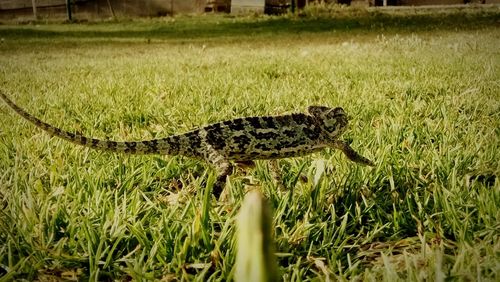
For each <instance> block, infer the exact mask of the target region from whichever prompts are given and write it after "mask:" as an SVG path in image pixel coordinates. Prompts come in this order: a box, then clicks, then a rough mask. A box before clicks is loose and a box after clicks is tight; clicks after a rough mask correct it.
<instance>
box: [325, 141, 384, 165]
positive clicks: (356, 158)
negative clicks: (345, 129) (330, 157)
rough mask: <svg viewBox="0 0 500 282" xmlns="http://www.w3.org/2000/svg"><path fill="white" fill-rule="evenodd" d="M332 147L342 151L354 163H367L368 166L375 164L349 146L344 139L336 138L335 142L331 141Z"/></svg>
mask: <svg viewBox="0 0 500 282" xmlns="http://www.w3.org/2000/svg"><path fill="white" fill-rule="evenodd" d="M332 147H333V148H335V149H339V150H341V151H342V152H344V154H345V155H346V157H347V158H348V159H350V160H351V161H353V162H356V163H359V164H364V165H368V166H374V165H375V164H374V163H373V162H372V161H370V160H369V159H367V158H365V157H363V156H361V155H360V154H359V153H358V152H356V151H354V149H353V148H351V146H349V144H347V143H346V142H345V141H341V140H336V141H335V142H333V144H332Z"/></svg>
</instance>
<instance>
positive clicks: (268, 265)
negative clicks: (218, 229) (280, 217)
mask: <svg viewBox="0 0 500 282" xmlns="http://www.w3.org/2000/svg"><path fill="white" fill-rule="evenodd" d="M271 226H272V215H271V209H270V207H269V205H268V203H267V202H266V201H265V200H264V199H263V198H262V194H261V193H260V192H259V191H257V190H254V191H251V192H249V193H248V194H247V195H246V196H245V199H244V200H243V205H242V206H241V210H240V212H239V214H238V218H237V239H236V240H237V254H236V275H235V280H236V281H239V282H247V281H248V282H250V281H277V280H278V272H277V268H276V258H275V256H274V253H273V249H274V248H273V244H274V243H273V236H272V227H271Z"/></svg>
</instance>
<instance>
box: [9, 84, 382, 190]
mask: <svg viewBox="0 0 500 282" xmlns="http://www.w3.org/2000/svg"><path fill="white" fill-rule="evenodd" d="M0 97H1V98H2V99H3V100H4V101H5V102H6V103H7V105H8V106H10V107H11V108H12V109H13V110H14V111H15V112H17V113H18V114H19V115H20V116H21V117H23V118H25V119H26V120H28V121H29V122H31V123H32V124H34V125H35V126H36V127H38V128H40V129H42V130H44V131H46V132H47V133H49V134H50V135H52V136H56V137H59V138H62V139H64V140H67V141H69V142H72V143H75V144H78V145H82V146H85V147H89V148H92V149H97V150H102V151H111V152H118V153H127V154H163V155H180V156H186V157H191V158H195V159H199V160H202V161H205V162H207V163H209V164H211V165H213V166H214V167H215V169H216V171H217V177H216V180H215V183H214V185H213V188H212V190H213V191H212V192H213V194H214V195H216V196H218V195H220V193H221V192H222V190H223V188H224V185H225V183H226V178H227V176H229V175H231V174H232V172H233V169H234V166H235V165H242V166H254V165H255V163H254V161H255V160H276V159H280V158H288V157H298V156H303V155H307V154H311V153H314V152H317V151H320V150H322V149H324V148H327V147H330V148H334V149H338V150H340V151H342V152H343V153H344V154H345V155H346V157H347V158H348V159H350V160H351V161H353V162H356V163H360V164H362V165H368V166H373V165H374V163H373V162H372V161H370V160H369V159H367V158H365V157H363V156H361V155H360V154H359V153H357V152H356V151H355V150H354V149H353V148H351V146H350V145H349V144H348V143H347V142H345V141H343V140H340V139H339V138H340V136H341V135H342V134H343V133H344V132H345V131H346V129H347V125H348V118H347V114H346V113H345V111H344V109H342V108H341V107H335V108H330V107H326V106H309V107H308V108H307V113H292V114H285V115H277V116H253V117H242V118H236V119H231V120H226V121H221V122H216V123H213V124H209V125H206V126H203V127H199V128H196V129H193V130H191V131H188V132H186V133H182V134H176V135H171V136H167V137H165V138H160V139H151V140H142V141H123V142H117V141H110V140H100V139H95V138H91V137H87V136H84V135H82V134H79V133H72V132H69V131H65V130H62V129H60V128H58V127H56V126H53V125H50V124H48V123H46V122H44V121H42V120H40V119H38V118H36V117H35V116H33V115H32V114H30V113H28V112H27V111H25V110H24V109H23V108H21V107H19V106H18V105H16V104H15V103H14V102H13V101H12V100H10V99H9V98H8V97H7V96H6V95H5V94H4V93H3V92H2V91H0Z"/></svg>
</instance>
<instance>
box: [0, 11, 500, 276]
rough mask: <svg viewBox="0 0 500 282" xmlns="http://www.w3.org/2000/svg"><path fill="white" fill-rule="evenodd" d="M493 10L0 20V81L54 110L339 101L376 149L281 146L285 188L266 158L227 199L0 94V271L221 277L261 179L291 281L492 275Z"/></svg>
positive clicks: (148, 126)
mask: <svg viewBox="0 0 500 282" xmlns="http://www.w3.org/2000/svg"><path fill="white" fill-rule="evenodd" d="M499 27H500V9H499V8H498V6H493V7H487V8H478V7H470V8H454V9H431V10H420V9H405V10H383V9H378V10H375V9H373V10H363V9H347V8H338V7H337V8H335V9H327V8H325V7H323V8H322V9H309V10H307V11H306V12H305V13H303V14H302V15H301V16H291V15H285V16H282V17H263V16H248V17H230V16H220V15H208V16H189V17H188V16H183V17H173V18H172V17H171V18H159V19H135V20H132V19H120V20H113V21H102V22H88V23H73V24H65V23H58V22H35V23H31V24H15V23H4V24H2V25H0V38H1V42H0V85H1V86H0V90H1V91H3V92H4V93H6V94H7V95H8V96H9V97H11V99H13V100H14V101H16V103H18V104H19V105H20V106H22V107H23V108H25V109H27V111H28V112H30V113H32V114H34V115H35V116H37V117H39V118H41V119H43V120H44V121H46V122H48V123H50V124H53V125H55V126H57V127H60V128H62V129H65V130H68V131H72V132H80V133H83V134H85V135H87V136H93V137H95V138H100V139H112V140H117V141H123V140H142V139H151V138H163V137H166V136H168V135H170V134H176V133H182V132H186V131H188V130H191V129H194V128H196V127H198V126H202V125H205V124H208V123H212V122H217V121H222V120H226V119H232V118H236V117H241V116H254V115H278V114H284V113H292V112H303V111H305V110H306V108H307V106H308V105H328V106H332V107H333V106H342V107H343V108H344V109H345V111H346V112H347V113H348V114H349V116H350V128H349V130H348V131H347V132H346V133H345V134H344V136H343V139H344V140H347V141H349V142H351V146H352V147H353V148H355V149H356V150H357V151H359V152H360V153H361V154H363V155H364V156H366V157H368V158H369V159H371V160H373V161H374V162H375V163H376V165H375V167H364V166H359V165H357V164H355V163H352V162H350V161H349V160H348V159H347V158H346V157H345V156H344V155H343V154H342V153H341V152H339V151H335V150H333V149H326V150H323V151H321V152H319V153H316V154H312V155H309V156H305V157H298V158H290V159H283V160H280V161H279V167H280V169H281V173H282V176H283V185H284V186H285V187H286V189H287V190H286V191H281V190H280V189H279V188H278V186H279V185H278V184H277V183H276V181H275V180H273V177H272V173H271V172H270V169H269V167H268V163H267V162H266V161H259V162H257V166H256V168H255V169H251V170H246V171H238V172H237V173H235V174H234V175H233V176H231V177H230V178H229V179H228V183H227V185H226V191H225V193H226V197H225V199H223V200H220V201H218V200H217V199H216V198H215V197H212V198H209V197H207V196H208V193H207V191H209V190H207V189H206V188H205V187H206V186H207V183H208V187H210V183H212V182H213V179H214V177H215V171H214V170H213V168H211V167H210V166H208V165H206V164H205V163H202V162H199V161H197V160H193V159H189V158H183V157H178V156H159V155H151V156H136V155H121V154H113V153H107V152H98V151H93V150H90V149H86V148H83V147H80V146H76V145H74V144H71V143H67V142H65V141H63V140H60V139H57V138H51V137H50V136H48V135H47V134H46V133H44V132H43V131H41V130H39V129H37V128H35V127H34V126H32V125H31V124H29V123H28V122H27V121H25V120H23V119H22V118H21V117H19V116H18V115H16V114H15V113H14V112H13V111H12V110H11V109H10V108H8V107H7V105H6V104H5V103H2V102H0V205H1V209H0V280H1V281H3V280H7V281H8V280H19V279H26V280H36V279H37V280H40V281H45V280H51V281H59V280H62V279H69V280H93V281H111V280H130V279H134V280H159V279H164V280H165V281H171V280H174V281H175V280H197V281H205V280H221V279H231V278H232V277H233V276H234V269H235V268H234V263H235V258H236V248H235V246H236V238H235V234H236V233H235V218H236V214H237V213H238V211H239V208H240V206H241V203H242V201H243V198H244V196H245V193H246V191H248V190H249V189H260V190H261V191H262V193H263V194H264V195H265V197H266V198H267V199H268V203H269V206H270V207H271V210H272V213H273V216H272V227H273V229H274V241H275V242H274V250H275V252H276V258H277V264H278V268H279V273H280V276H281V277H282V278H283V280H285V281H313V280H314V281H317V280H320V281H323V280H328V279H332V280H357V281H359V280H368V281H376V280H377V281H378V280H383V281H397V280H404V281H407V280H409V281H429V280H431V281H432V280H436V281H443V280H447V281H455V280H456V281H479V280H480V281H499V280H500V183H499V180H498V177H499V175H500V52H499V48H498V46H500V28H499ZM249 183H250V184H252V185H250V184H249Z"/></svg>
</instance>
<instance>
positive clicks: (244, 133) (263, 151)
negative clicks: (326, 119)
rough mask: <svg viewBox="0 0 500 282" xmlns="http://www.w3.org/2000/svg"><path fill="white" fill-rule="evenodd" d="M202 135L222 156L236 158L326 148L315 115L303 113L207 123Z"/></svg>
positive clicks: (278, 154) (296, 152) (273, 156)
mask: <svg viewBox="0 0 500 282" xmlns="http://www.w3.org/2000/svg"><path fill="white" fill-rule="evenodd" d="M203 131H204V132H203ZM200 134H201V135H205V136H206V137H205V138H206V139H205V140H206V142H207V143H208V144H210V145H211V146H212V147H213V148H214V149H215V150H217V151H218V152H219V153H220V154H221V155H223V156H224V157H225V158H227V159H228V160H236V161H250V160H256V159H276V158H285V157H290V156H299V155H304V154H308V153H311V152H314V151H317V150H320V149H321V148H324V147H325V146H324V145H323V144H322V143H321V142H320V141H321V129H320V127H319V126H318V125H317V124H316V123H315V120H314V118H313V117H312V116H310V115H306V114H302V113H301V114H290V115H283V116H264V117H247V118H238V119H234V120H229V121H224V122H220V123H215V124H212V125H209V126H206V127H204V128H203V129H201V130H200Z"/></svg>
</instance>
